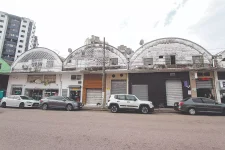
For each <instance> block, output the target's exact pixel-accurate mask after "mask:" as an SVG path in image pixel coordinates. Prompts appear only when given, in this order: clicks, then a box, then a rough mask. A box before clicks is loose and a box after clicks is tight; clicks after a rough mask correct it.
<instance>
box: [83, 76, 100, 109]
mask: <svg viewBox="0 0 225 150" xmlns="http://www.w3.org/2000/svg"><path fill="white" fill-rule="evenodd" d="M83 103H84V104H86V105H89V106H100V105H101V104H102V75H101V74H85V75H84V84H83Z"/></svg>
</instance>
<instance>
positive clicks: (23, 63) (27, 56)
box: [11, 47, 62, 72]
mask: <svg viewBox="0 0 225 150" xmlns="http://www.w3.org/2000/svg"><path fill="white" fill-rule="evenodd" d="M11 68H12V72H56V71H62V61H61V59H60V57H59V56H58V55H57V54H56V53H55V52H54V51H52V50H49V49H47V48H42V47H38V48H34V49H31V50H29V51H26V52H24V53H23V54H22V55H20V57H19V58H18V59H16V61H15V62H14V63H13V64H12V66H11Z"/></svg>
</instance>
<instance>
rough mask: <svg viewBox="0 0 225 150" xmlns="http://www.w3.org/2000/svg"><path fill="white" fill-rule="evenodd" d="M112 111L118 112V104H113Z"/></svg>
mask: <svg viewBox="0 0 225 150" xmlns="http://www.w3.org/2000/svg"><path fill="white" fill-rule="evenodd" d="M111 112H112V113H117V112H118V106H116V105H112V106H111Z"/></svg>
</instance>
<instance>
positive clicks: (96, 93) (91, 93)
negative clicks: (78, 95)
mask: <svg viewBox="0 0 225 150" xmlns="http://www.w3.org/2000/svg"><path fill="white" fill-rule="evenodd" d="M86 104H87V105H93V106H97V105H101V104H102V90H101V89H87V102H86Z"/></svg>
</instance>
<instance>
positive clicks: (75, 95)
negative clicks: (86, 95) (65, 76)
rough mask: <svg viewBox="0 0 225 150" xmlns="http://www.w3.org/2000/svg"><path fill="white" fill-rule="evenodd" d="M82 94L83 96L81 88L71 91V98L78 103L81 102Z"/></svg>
mask: <svg viewBox="0 0 225 150" xmlns="http://www.w3.org/2000/svg"><path fill="white" fill-rule="evenodd" d="M80 94H81V91H80V89H79V88H71V89H70V98H71V99H73V100H75V101H77V102H80Z"/></svg>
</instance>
